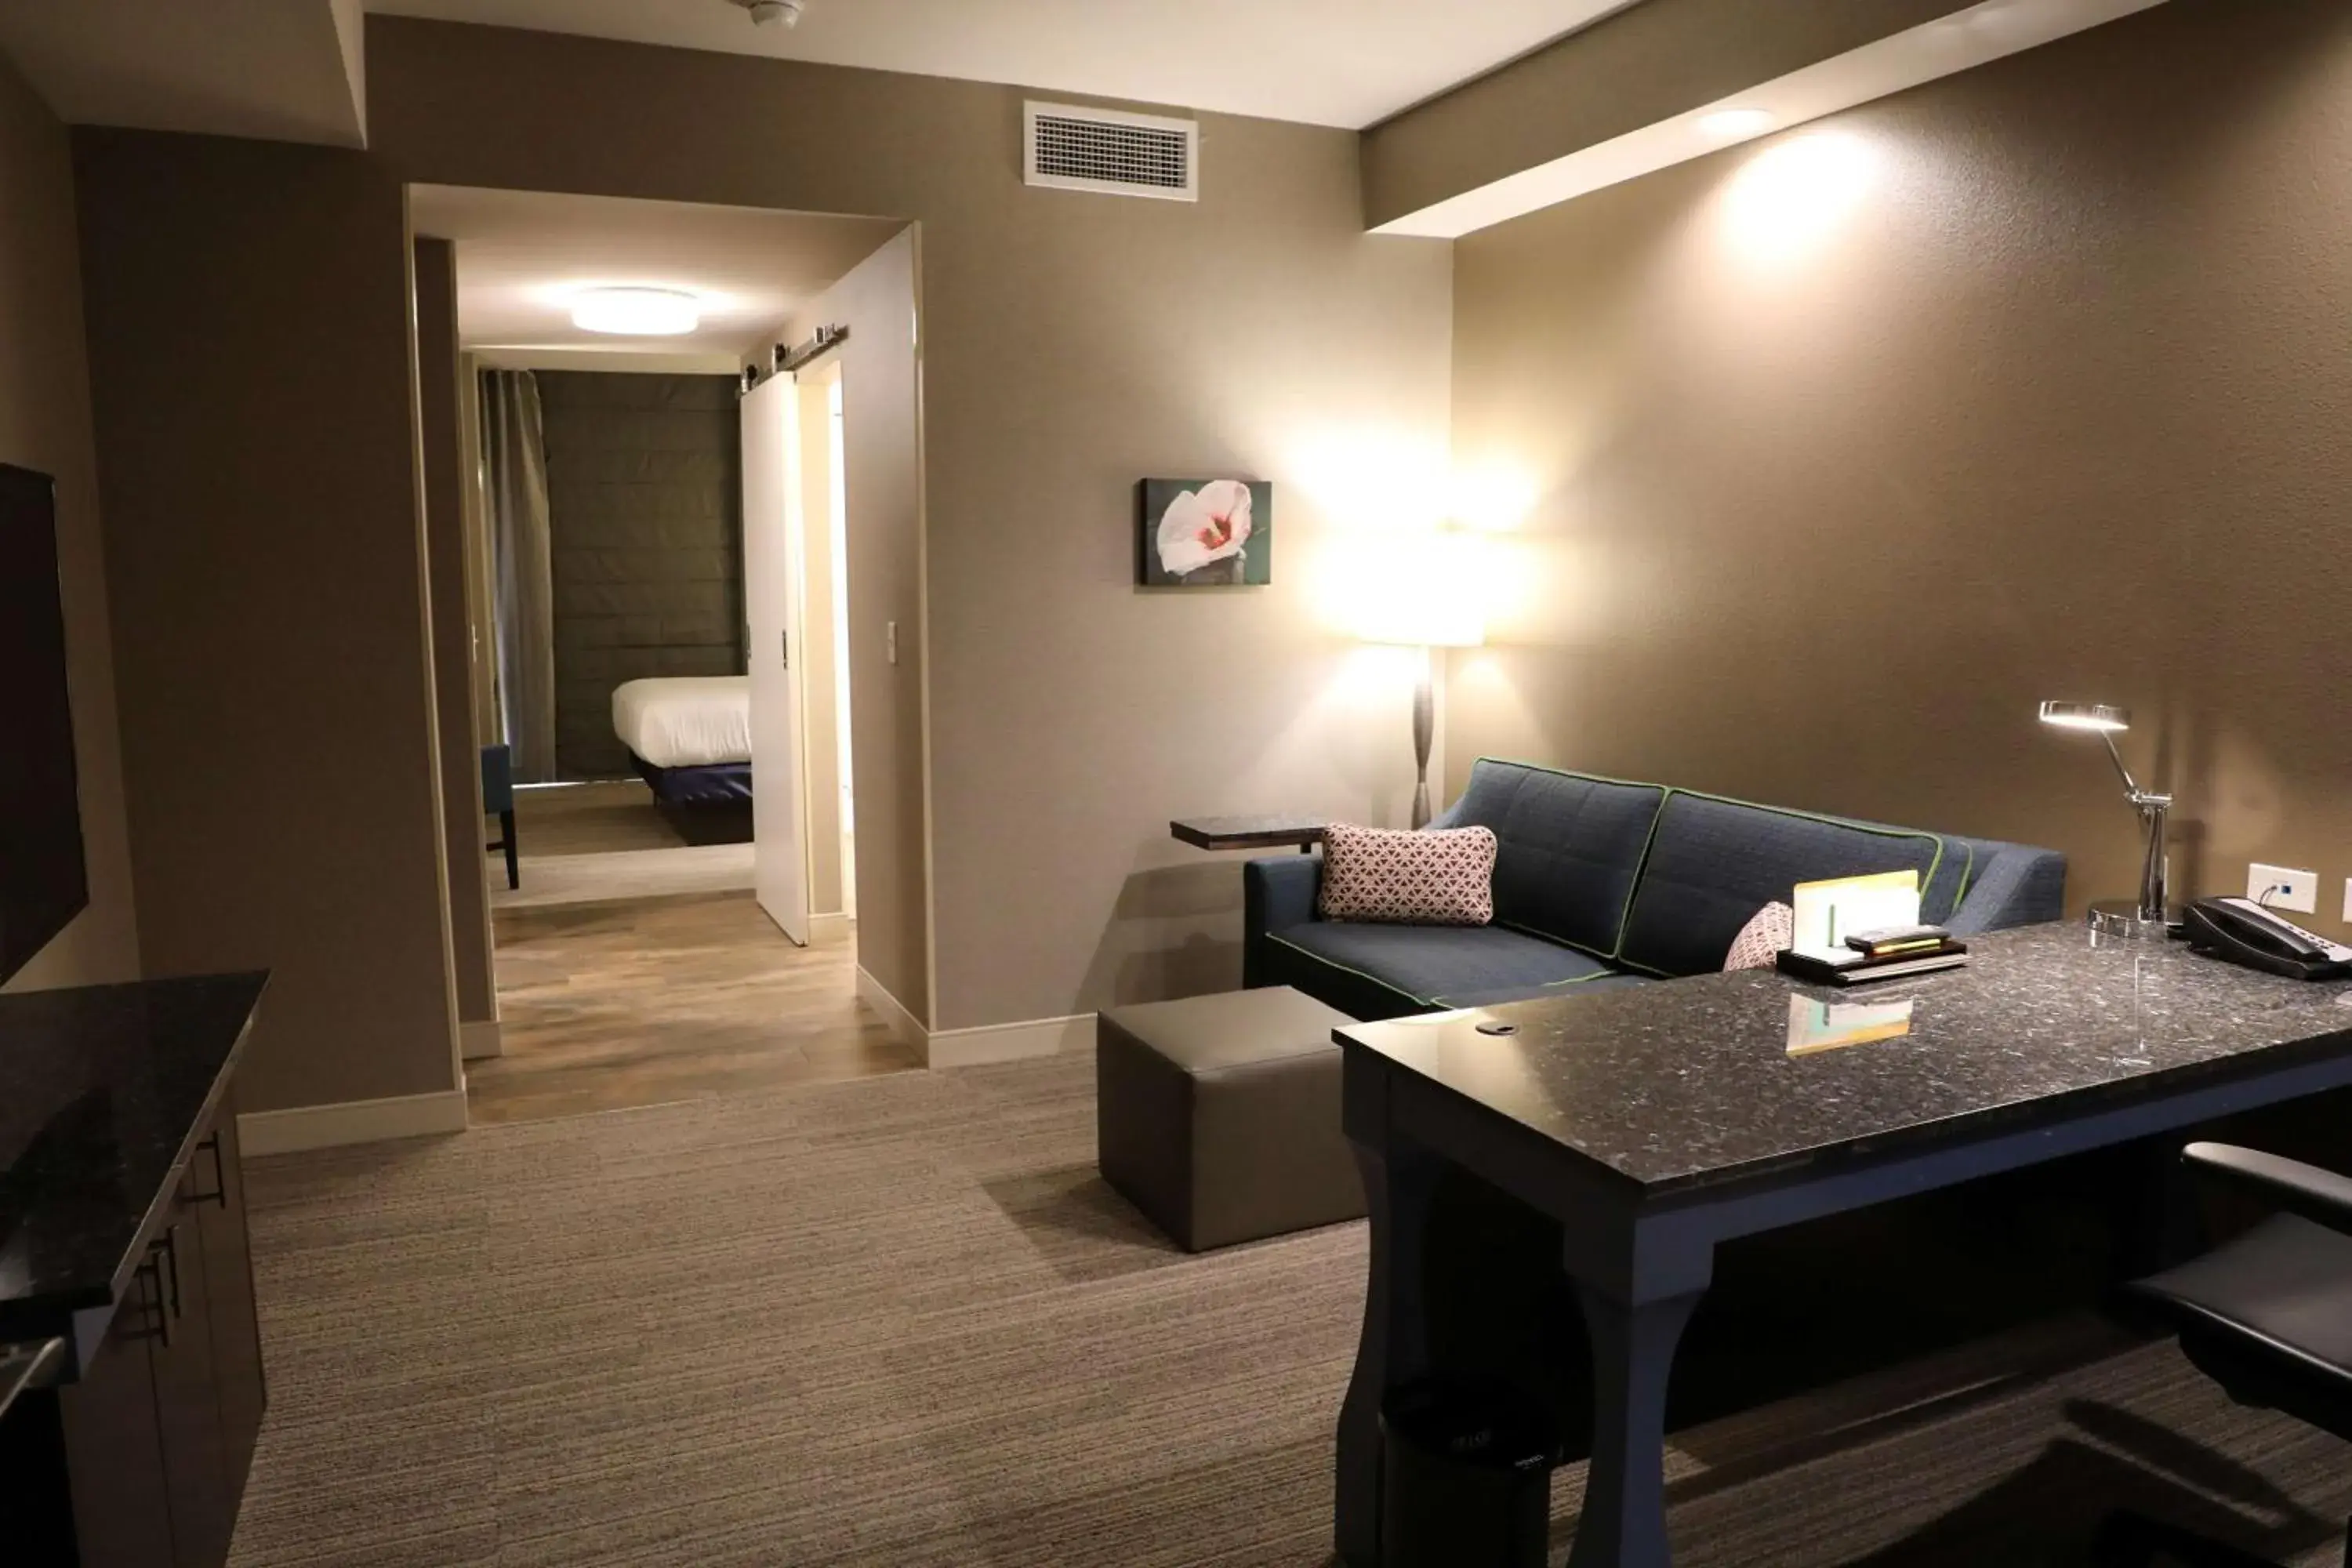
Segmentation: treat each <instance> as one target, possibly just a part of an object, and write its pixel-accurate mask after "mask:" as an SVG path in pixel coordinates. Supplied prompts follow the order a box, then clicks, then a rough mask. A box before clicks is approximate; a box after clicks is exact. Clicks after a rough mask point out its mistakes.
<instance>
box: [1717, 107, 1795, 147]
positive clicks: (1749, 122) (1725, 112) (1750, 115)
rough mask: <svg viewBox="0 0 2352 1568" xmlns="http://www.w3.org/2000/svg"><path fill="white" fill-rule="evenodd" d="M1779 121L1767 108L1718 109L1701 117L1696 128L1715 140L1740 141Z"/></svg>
mask: <svg viewBox="0 0 2352 1568" xmlns="http://www.w3.org/2000/svg"><path fill="white" fill-rule="evenodd" d="M1779 122H1780V121H1779V118H1778V117H1777V116H1776V115H1774V114H1773V112H1772V111H1771V110H1769V109H1718V110H1716V111H1715V112H1714V113H1712V114H1709V115H1706V116H1704V117H1702V118H1701V119H1700V121H1699V122H1698V128H1699V130H1700V131H1701V132H1704V133H1705V134H1706V136H1708V137H1709V138H1711V139H1712V140H1714V141H1717V142H1742V141H1745V140H1747V139H1748V137H1750V136H1761V135H1763V134H1764V132H1767V131H1769V130H1771V129H1772V127H1773V126H1774V125H1776V124H1778V123H1779Z"/></svg>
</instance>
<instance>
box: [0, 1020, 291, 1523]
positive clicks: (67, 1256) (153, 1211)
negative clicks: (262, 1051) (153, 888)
mask: <svg viewBox="0 0 2352 1568" xmlns="http://www.w3.org/2000/svg"><path fill="white" fill-rule="evenodd" d="M267 984H268V976H267V975H263V974H213V975H190V976H186V977H184V978H180V979H173V980H156V981H144V982H139V983H135V984H124V985H96V986H83V987H74V988H68V989H63V990H57V991H35V992H21V993H11V994H5V995H0V1068H5V1071H0V1080H4V1081H0V1347H15V1348H14V1349H11V1350H9V1351H8V1352H7V1353H5V1354H0V1373H6V1375H0V1564H5V1568H222V1565H223V1564H224V1563H226V1562H227V1560H228V1553H229V1545H230V1542H231V1540H232V1538H233V1537H234V1536H235V1534H236V1515H237V1508H238V1505H239V1504H240V1503H241V1502H242V1500H243V1499H244V1495H245V1481H246V1472H247V1470H248V1469H249V1468H251V1466H252V1463H253V1453H254V1444H255V1440H256V1438H257V1436H258V1435H259V1433H260V1429H261V1418H262V1408H263V1405H264V1403H265V1401H266V1398H267V1393H266V1390H265V1388H264V1385H263V1382H262V1367H261V1330H260V1325H259V1322H258V1321H257V1316H256V1313H255V1311H254V1291H253V1258H252V1249H251V1247H250V1246H249V1245H248V1244H247V1237H246V1215H245V1181H244V1172H243V1169H242V1168H241V1166H240V1164H239V1163H238V1151H237V1140H236V1097H235V1094H234V1091H233V1080H234V1078H235V1075H236V1068H237V1062H238V1058H239V1057H240V1056H241V1055H242V1053H243V1051H244V1049H245V1047H246V1044H247V1041H248V1040H249V1039H250V1038H251V1036H252V1030H253V1018H254V1014H255V1011H256V1009H257V1006H258V1005H259V1004H260V1000H261V994H262V992H263V990H264V988H265V987H266V986H267ZM10 1369H13V1371H12V1370H10Z"/></svg>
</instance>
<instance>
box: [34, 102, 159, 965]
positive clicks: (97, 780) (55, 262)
mask: <svg viewBox="0 0 2352 1568" xmlns="http://www.w3.org/2000/svg"><path fill="white" fill-rule="evenodd" d="M0 212H5V213H6V214H7V215H8V216H7V222H6V223H5V225H0V345H5V346H4V347H0V463H15V464H16V465H18V466H19V467H22V468H33V469H37V470H38V471H39V472H41V473H45V474H49V475H52V476H54V477H55V478H56V479H57V481H58V578H59V586H60V590H61V593H62V595H63V598H64V602H65V616H66V662H67V673H68V679H70V681H71V682H72V691H73V719H74V765H75V769H76V772H77V773H78V775H79V784H80V787H81V836H82V853H83V857H84V860H85V863H86V864H87V865H88V867H89V908H87V909H86V910H83V911H82V912H81V913H80V914H79V915H78V916H76V917H75V919H74V920H73V921H72V923H71V924H69V925H68V926H67V927H66V929H65V930H64V931H61V932H59V933H58V937H57V939H56V940H55V941H53V942H50V943H49V945H48V946H47V947H45V948H43V949H42V950H41V951H40V952H38V953H37V954H35V955H34V958H33V961H32V962H31V963H28V964H26V966H25V968H23V969H22V970H20V971H18V972H17V973H16V977H15V978H14V979H13V980H11V981H10V982H9V983H8V984H9V989H11V990H31V989H35V988H37V987H40V986H47V985H80V984H96V983H98V982H100V981H109V980H130V979H134V978H136V977H137V975H138V973H139V935H138V931H137V929H136V924H135V915H134V912H133V910H132V907H131V845H130V837H129V831H128V828H127V826H126V824H125V817H124V805H123V795H122V751H121V740H120V737H119V733H118V731H117V727H116V719H115V689H114V650H113V647H112V646H111V642H110V637H109V633H108V626H109V617H108V614H107V591H106V558H105V551H104V548H103V546H102V543H101V541H100V530H99V494H98V488H99V487H98V472H97V462H96V458H95V455H94V451H93V447H92V438H91V434H90V405H89V360H88V356H87V353H86V351H85V349H84V346H83V342H82V331H81V321H82V292H81V274H80V270H79V255H78V249H77V246H76V242H75V233H74V194H73V162H72V154H71V153H70V150H69V148H68V142H67V132H66V128H65V127H64V126H63V125H60V124H59V123H58V121H57V117H56V116H54V115H52V114H51V113H50V112H49V111H48V110H47V108H45V107H44V106H43V105H42V103H41V100H39V99H38V98H37V97H35V96H34V94H33V91H32V89H30V88H29V87H27V86H26V85H25V83H24V81H23V79H20V78H19V77H18V76H17V75H16V69H15V68H14V67H12V66H11V65H9V64H8V62H7V60H6V59H5V57H0ZM0 853H5V850H0Z"/></svg>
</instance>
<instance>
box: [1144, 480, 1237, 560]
mask: <svg viewBox="0 0 2352 1568" xmlns="http://www.w3.org/2000/svg"><path fill="white" fill-rule="evenodd" d="M1249 536H1250V492H1249V486H1247V485H1245V484H1244V483H1242V481H1241V480H1239V479H1211V480H1210V481H1209V482H1208V483H1207V484H1205V485H1202V487H1201V488H1200V489H1197V490H1185V491H1183V492H1182V493H1181V494H1180V495H1178V496H1177V498H1176V499H1175V500H1171V501H1170V502H1169V503H1168V510H1166V511H1164V512H1161V513H1160V569H1161V570H1162V571H1164V572H1166V573H1167V574H1169V575H1170V576H1171V577H1181V576H1182V575H1183V574H1185V573H1187V572H1197V571H1199V570H1200V569H1201V568H1202V567H1203V566H1206V565H1208V564H1209V563H1211V562H1213V561H1223V560H1224V559H1225V558H1226V557H1227V556H1230V555H1239V554H1240V553H1241V552H1242V546H1243V545H1244V544H1247V543H1248V542H1249Z"/></svg>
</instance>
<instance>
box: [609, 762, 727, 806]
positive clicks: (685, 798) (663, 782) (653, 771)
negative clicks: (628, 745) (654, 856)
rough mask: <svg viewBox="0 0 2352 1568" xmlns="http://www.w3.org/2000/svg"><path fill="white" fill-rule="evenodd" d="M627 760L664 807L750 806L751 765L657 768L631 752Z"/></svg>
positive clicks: (716, 764)
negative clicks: (632, 764)
mask: <svg viewBox="0 0 2352 1568" xmlns="http://www.w3.org/2000/svg"><path fill="white" fill-rule="evenodd" d="M629 761H630V762H631V763H634V764H635V766H636V770H637V776H638V777H640V778H642V779H644V780H645V781H646V784H648V785H650V786H651V787H652V789H653V792H654V798H655V799H656V800H657V801H660V802H661V803H662V804H663V805H750V804H751V763H711V764H709V766H707V767H699V768H657V767H656V766H654V765H653V763H649V762H647V761H646V760H645V758H643V757H641V756H639V755H637V753H636V752H630V753H629Z"/></svg>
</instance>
